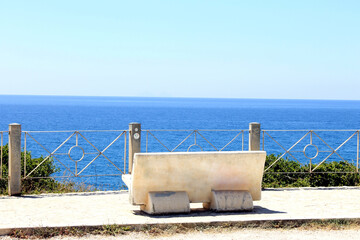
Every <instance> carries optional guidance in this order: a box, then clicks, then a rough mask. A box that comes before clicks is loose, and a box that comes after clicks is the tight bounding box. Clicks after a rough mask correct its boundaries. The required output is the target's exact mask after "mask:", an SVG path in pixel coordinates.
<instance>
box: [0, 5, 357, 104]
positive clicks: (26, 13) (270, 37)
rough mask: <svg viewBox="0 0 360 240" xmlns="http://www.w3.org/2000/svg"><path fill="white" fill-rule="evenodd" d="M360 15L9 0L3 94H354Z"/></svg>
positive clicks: (0, 75)
mask: <svg viewBox="0 0 360 240" xmlns="http://www.w3.org/2000/svg"><path fill="white" fill-rule="evenodd" d="M0 1H1V0H0ZM359 13H360V1H358V0H355V1H351V0H346V1H342V0H338V1H332V0H326V1H322V0H309V1H307V0H301V1H300V0H297V1H295V0H294V1H290V0H286V1H275V0H274V1H270V0H267V1H256V0H254V1H250V0H249V1H240V0H237V1H228V0H222V1H215V0H206V1H205V0H204V1H196V0H191V1H186V0H179V1H169V0H167V1H156V0H155V1H149V0H147V1H119V0H116V1H115V0H114V1H110V0H104V1H90V0H86V1H80V0H77V1H67V0H61V1H60V0H59V1H47V0H43V1H38V0H32V1H28V0H24V1H5V0H4V1H1V2H0V30H1V31H0V83H1V88H0V94H30V95H34V94H40V95H87V96H149V97H209V98H281V99H282V98H285V99H354V100H359V99H360V94H359V89H360V79H359V76H360V27H359V26H360V14H359Z"/></svg>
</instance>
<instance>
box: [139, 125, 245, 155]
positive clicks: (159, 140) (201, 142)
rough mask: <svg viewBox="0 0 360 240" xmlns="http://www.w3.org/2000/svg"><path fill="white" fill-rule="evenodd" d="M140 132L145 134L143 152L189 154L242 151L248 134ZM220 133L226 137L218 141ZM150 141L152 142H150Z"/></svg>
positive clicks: (197, 131)
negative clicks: (178, 152)
mask: <svg viewBox="0 0 360 240" xmlns="http://www.w3.org/2000/svg"><path fill="white" fill-rule="evenodd" d="M142 132H143V133H145V134H146V137H145V152H149V149H150V151H154V149H156V151H168V152H174V151H187V152H189V151H191V150H192V149H195V150H196V149H197V150H200V151H223V150H238V151H239V150H241V151H243V150H244V146H245V142H244V135H245V133H248V130H239V129H232V130H142ZM220 133H223V134H222V135H224V133H225V135H226V137H224V136H223V137H222V138H221V139H220V138H219V136H218V135H219V134H220ZM174 136H175V137H174ZM151 139H152V140H154V142H151ZM237 140H238V141H237ZM165 142H166V143H165ZM156 144H158V146H156ZM159 146H160V148H159ZM234 146H235V147H234Z"/></svg>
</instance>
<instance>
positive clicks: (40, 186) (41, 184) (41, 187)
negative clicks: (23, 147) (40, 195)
mask: <svg viewBox="0 0 360 240" xmlns="http://www.w3.org/2000/svg"><path fill="white" fill-rule="evenodd" d="M25 154H26V173H27V174H29V173H30V172H31V171H32V170H33V169H34V168H35V167H36V166H38V165H39V164H40V163H41V162H42V161H44V159H45V158H44V157H42V156H41V157H39V158H32V156H31V152H28V151H27V152H26V153H25V152H22V153H21V176H22V177H23V176H24V159H25ZM2 156H3V159H2V161H3V165H2V169H1V172H2V177H3V179H0V194H6V192H7V187H8V186H7V185H8V184H7V176H8V167H9V166H8V162H9V147H8V145H4V146H3V154H2ZM59 171H60V169H59V168H58V167H56V166H55V164H54V160H53V159H52V158H48V159H46V160H45V161H44V162H43V163H42V164H41V165H40V166H39V167H38V168H37V169H36V170H35V171H34V172H33V173H32V174H31V176H30V177H33V178H29V179H23V180H22V192H23V193H29V192H36V193H37V192H51V191H53V190H55V189H58V188H59V187H60V186H59V184H60V183H59V182H57V181H56V180H54V179H52V178H48V177H50V176H51V175H52V174H54V173H56V172H59ZM38 177H42V178H40V179H39V178H38Z"/></svg>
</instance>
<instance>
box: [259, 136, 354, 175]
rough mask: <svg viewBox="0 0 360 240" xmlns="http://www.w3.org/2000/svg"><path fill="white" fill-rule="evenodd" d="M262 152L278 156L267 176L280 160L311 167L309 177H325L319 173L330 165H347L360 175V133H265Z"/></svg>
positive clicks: (268, 168)
mask: <svg viewBox="0 0 360 240" xmlns="http://www.w3.org/2000/svg"><path fill="white" fill-rule="evenodd" d="M268 140H270V141H268ZM269 142H270V143H272V144H269ZM289 143H290V144H289ZM266 145H268V146H266ZM286 145H287V146H286ZM276 147H277V149H278V150H276ZM346 147H347V148H346ZM262 149H263V150H266V151H267V152H268V154H270V153H275V152H276V153H278V154H277V158H276V160H275V161H273V162H272V164H270V165H269V166H268V167H267V168H265V173H272V171H271V170H272V169H273V168H274V167H275V166H276V164H277V163H278V162H279V161H280V159H286V160H294V161H296V162H298V163H299V164H300V165H301V166H305V165H307V166H308V169H309V170H308V172H309V173H324V172H321V171H319V169H320V167H321V166H322V165H323V164H324V163H325V162H327V161H343V162H345V163H347V164H348V165H349V166H353V167H354V168H353V171H351V172H352V173H353V172H359V130H262ZM330 172H331V171H326V173H330ZM277 173H279V172H277ZM337 173H340V172H337ZM341 173H350V172H341Z"/></svg>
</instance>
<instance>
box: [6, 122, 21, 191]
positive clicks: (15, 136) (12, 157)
mask: <svg viewBox="0 0 360 240" xmlns="http://www.w3.org/2000/svg"><path fill="white" fill-rule="evenodd" d="M8 184H9V185H8V186H9V195H10V196H16V195H20V194H21V125H20V124H17V123H13V124H10V125H9V180H8Z"/></svg>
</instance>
